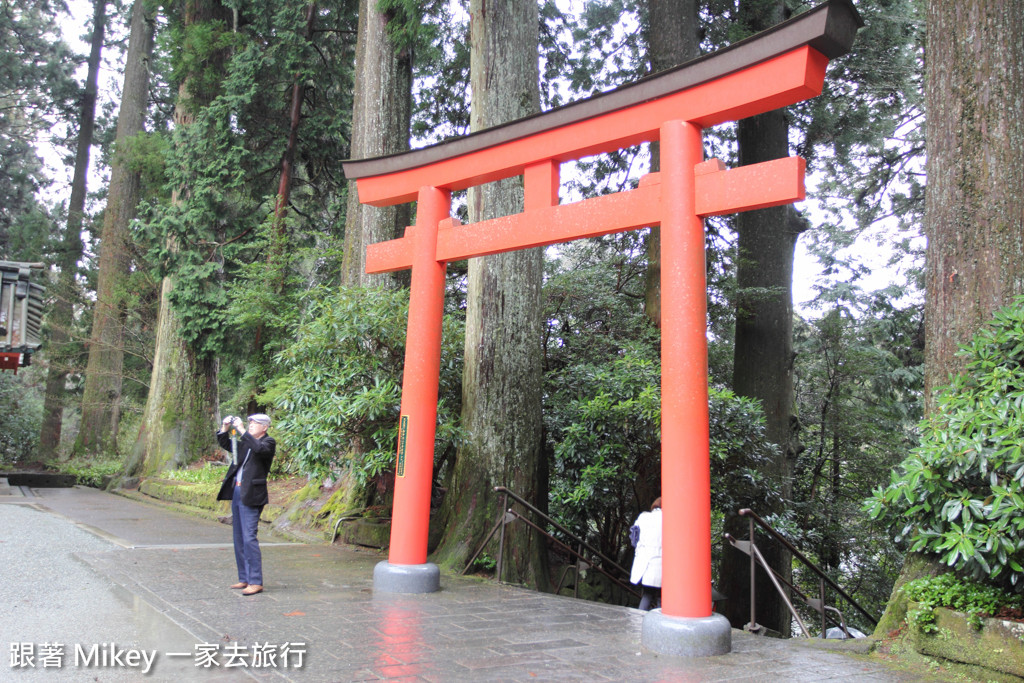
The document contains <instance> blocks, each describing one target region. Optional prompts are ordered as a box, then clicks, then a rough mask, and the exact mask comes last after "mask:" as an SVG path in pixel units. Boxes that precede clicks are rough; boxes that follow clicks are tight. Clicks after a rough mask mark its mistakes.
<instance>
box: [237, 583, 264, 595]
mask: <svg viewBox="0 0 1024 683" xmlns="http://www.w3.org/2000/svg"><path fill="white" fill-rule="evenodd" d="M262 592H263V586H258V585H256V584H252V585H251V586H249V587H248V588H246V589H245V590H244V591H242V595H256V594H257V593H262Z"/></svg>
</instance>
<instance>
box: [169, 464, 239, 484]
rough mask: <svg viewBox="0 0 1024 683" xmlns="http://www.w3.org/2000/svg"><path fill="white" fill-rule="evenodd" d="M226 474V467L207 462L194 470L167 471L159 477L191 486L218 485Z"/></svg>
mask: <svg viewBox="0 0 1024 683" xmlns="http://www.w3.org/2000/svg"><path fill="white" fill-rule="evenodd" d="M227 472H228V467H227V465H216V464H214V463H212V462H208V463H206V464H205V465H203V466H202V467H197V468H194V469H188V468H185V469H180V470H169V471H167V472H164V473H163V474H162V475H161V476H162V477H163V478H164V479H171V480H172V481H187V482H191V483H193V484H219V483H221V482H222V481H224V476H225V475H226V474H227Z"/></svg>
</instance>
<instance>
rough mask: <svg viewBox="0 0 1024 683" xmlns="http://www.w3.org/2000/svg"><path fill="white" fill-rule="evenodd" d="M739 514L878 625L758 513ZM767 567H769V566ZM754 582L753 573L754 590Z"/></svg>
mask: <svg viewBox="0 0 1024 683" xmlns="http://www.w3.org/2000/svg"><path fill="white" fill-rule="evenodd" d="M739 514H740V516H741V517H748V518H749V519H750V520H751V522H756V523H757V524H758V526H760V527H761V528H762V529H764V530H765V531H767V532H768V533H769V534H770V535H771V536H772V537H773V538H775V540H777V541H778V542H779V543H781V544H782V545H783V546H785V548H786V549H787V550H789V552H791V553H792V554H793V556H794V557H796V558H797V559H798V560H800V561H801V562H803V563H804V565H806V566H807V568H808V569H810V570H811V571H813V572H814V573H815V574H817V575H818V578H819V579H820V580H821V581H823V582H824V583H826V584H828V586H829V587H830V588H832V590H834V591H835V592H836V593H838V594H839V595H841V596H843V598H844V599H845V600H846V601H847V602H848V603H850V605H852V606H853V607H854V608H855V609H856V610H857V611H858V612H860V613H861V614H863V615H864V617H865V618H866V619H867V620H868V621H870V622H871V623H872V624H874V625H876V626H877V625H878V619H876V618H875V617H874V616H872V615H871V614H870V613H869V612H868V611H867V610H866V609H864V608H863V607H861V605H860V604H859V603H858V602H857V601H856V600H854V599H853V598H852V597H851V596H850V594H849V593H847V592H846V591H845V590H843V589H842V588H841V587H840V586H839V584H837V583H836V582H835V581H833V580H832V579H831V578H830V577H829V576H828V575H827V574H825V572H823V571H822V570H821V569H819V568H818V566H817V565H816V564H814V563H813V562H811V561H810V560H809V559H807V557H806V556H805V555H804V554H803V553H802V552H800V551H799V550H798V549H797V547H796V546H794V545H793V544H792V543H790V542H789V540H788V539H786V538H785V537H784V536H783V535H782V534H780V533H779V532H777V531H776V530H775V529H773V528H772V526H771V525H770V524H768V522H766V521H764V520H763V519H762V518H761V517H760V516H759V515H758V514H757V513H756V512H754V511H753V510H751V509H750V508H743V509H742V510H740V512H739ZM750 543H751V546H752V547H753V543H754V538H753V526H752V525H751V538H750ZM765 566H766V567H767V564H766V565H765ZM753 582H754V579H753V573H751V587H752V588H753ZM753 599H754V598H753V591H752V592H751V603H753ZM822 607H823V609H822V610H820V611H822V612H823V611H824V599H822ZM751 608H753V607H751ZM844 625H845V624H844ZM844 630H845V629H844Z"/></svg>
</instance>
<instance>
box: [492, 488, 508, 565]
mask: <svg viewBox="0 0 1024 683" xmlns="http://www.w3.org/2000/svg"><path fill="white" fill-rule="evenodd" d="M506 512H510V510H509V509H508V494H507V493H506V494H504V495H502V497H501V535H499V536H498V564H497V566H496V567H495V570H494V578H496V579H497V580H498V583H501V569H502V564H503V560H504V559H505V525H506V524H507V523H508V522H507V521H506V519H505V515H506Z"/></svg>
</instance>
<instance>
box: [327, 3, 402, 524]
mask: <svg viewBox="0 0 1024 683" xmlns="http://www.w3.org/2000/svg"><path fill="white" fill-rule="evenodd" d="M377 4H378V2H377V0H360V2H359V27H358V36H357V39H356V63H355V70H356V74H355V93H354V96H353V102H352V109H353V111H352V150H351V157H352V158H353V159H367V158H372V157H376V156H382V155H385V154H396V153H398V152H403V151H406V150H408V149H409V128H410V126H411V121H412V53H411V51H410V50H409V49H400V48H399V47H398V46H397V45H395V44H394V42H393V41H392V40H391V36H390V35H388V22H390V21H391V20H392V19H393V17H391V16H390V15H388V14H384V13H382V12H380V11H378V9H377ZM409 211H410V207H409V205H408V204H406V205H401V206H388V207H380V208H378V207H375V206H368V205H365V204H360V203H359V195H358V191H357V189H356V183H355V181H354V180H353V181H349V183H348V207H347V209H346V212H345V245H344V259H343V261H342V272H341V284H342V285H344V286H348V287H376V286H394V285H396V284H397V283H398V282H399V281H400V280H399V279H396V277H395V276H394V275H393V274H388V273H383V274H373V275H369V274H367V273H366V247H367V245H369V244H375V243H377V242H383V241H386V240H390V239H394V238H396V237H401V236H402V234H404V232H405V226H406V225H407V224H408V223H409V215H410V213H409ZM349 444H350V448H351V449H352V450H353V452H355V453H359V452H362V450H363V444H362V440H361V439H359V438H355V439H352V440H351V441H350V442H349ZM384 481H385V482H393V479H390V478H388V477H385V478H384ZM348 484H349V486H350V489H349V491H348V494H347V495H348V500H352V501H364V504H365V501H368V500H370V499H371V498H372V496H373V495H375V493H374V492H376V491H378V490H380V491H383V495H384V498H383V499H382V500H380V501H378V502H380V503H384V504H386V503H387V502H388V499H389V497H390V496H391V495H393V492H394V484H393V483H385V484H384V485H383V486H379V487H378V486H366V487H360V486H359V484H358V483H357V482H356V481H355V479H354V478H352V479H351V480H350V481H349V483H348Z"/></svg>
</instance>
